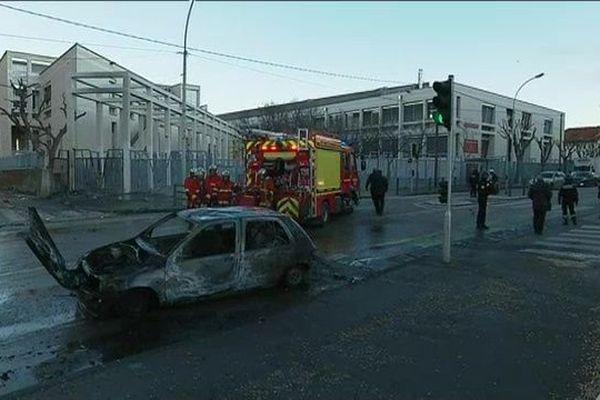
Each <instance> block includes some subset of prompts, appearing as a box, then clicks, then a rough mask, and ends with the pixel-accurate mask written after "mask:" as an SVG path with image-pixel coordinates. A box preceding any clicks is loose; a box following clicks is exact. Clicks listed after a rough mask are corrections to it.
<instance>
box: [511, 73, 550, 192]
mask: <svg viewBox="0 0 600 400" xmlns="http://www.w3.org/2000/svg"><path fill="white" fill-rule="evenodd" d="M542 76H544V73H543V72H541V73H539V74H537V75H535V76H532V77H531V78H529V79H527V80H526V81H525V82H523V83H521V86H519V88H518V89H517V91H516V92H515V96H514V97H513V102H512V114H511V116H510V120H509V124H510V135H509V136H508V139H507V141H506V144H507V146H506V165H505V168H504V170H505V174H504V175H505V176H506V178H507V180H508V185H507V192H508V195H509V196H510V195H512V191H511V184H510V183H511V179H510V177H509V176H508V174H509V172H510V169H509V165H510V162H511V158H512V157H511V156H512V136H513V134H514V131H515V124H514V120H515V115H516V113H517V111H516V110H515V107H516V104H517V96H518V95H519V92H520V91H521V89H523V87H524V86H525V85H527V84H528V83H529V82H531V81H533V80H535V79H539V78H541V77H542Z"/></svg>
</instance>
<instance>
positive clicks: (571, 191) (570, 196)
mask: <svg viewBox="0 0 600 400" xmlns="http://www.w3.org/2000/svg"><path fill="white" fill-rule="evenodd" d="M578 202H579V193H577V188H576V187H575V185H573V179H572V178H571V177H570V176H569V177H567V178H566V179H565V183H564V184H563V185H562V187H561V188H560V190H559V191H558V204H560V205H561V207H562V215H563V225H569V217H568V215H567V211H568V214H570V215H571V221H573V225H577V216H576V215H575V206H576V205H577V203H578Z"/></svg>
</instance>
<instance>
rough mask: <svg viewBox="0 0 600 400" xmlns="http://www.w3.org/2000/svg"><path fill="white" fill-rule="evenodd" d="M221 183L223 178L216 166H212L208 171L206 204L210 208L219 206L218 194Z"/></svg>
mask: <svg viewBox="0 0 600 400" xmlns="http://www.w3.org/2000/svg"><path fill="white" fill-rule="evenodd" d="M220 182H221V177H220V176H219V173H218V171H217V166H216V165H211V166H210V168H209V169H208V175H207V177H206V185H205V189H206V195H205V198H206V204H207V205H208V206H209V207H212V206H214V205H215V204H217V194H218V190H219V183H220Z"/></svg>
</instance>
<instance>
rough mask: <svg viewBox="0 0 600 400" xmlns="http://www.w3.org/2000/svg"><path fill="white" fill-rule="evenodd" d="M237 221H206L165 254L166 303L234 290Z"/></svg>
mask: <svg viewBox="0 0 600 400" xmlns="http://www.w3.org/2000/svg"><path fill="white" fill-rule="evenodd" d="M239 230H240V229H239V221H236V220H227V221H219V222H210V223H208V224H205V225H203V226H201V227H200V228H198V229H197V230H195V231H194V232H192V233H191V234H190V235H189V236H188V238H187V239H186V240H184V241H183V242H182V243H181V245H180V246H179V247H178V248H177V249H176V250H175V251H174V252H173V253H172V254H171V255H170V256H169V259H168V260H167V267H166V272H165V275H166V277H165V278H166V282H165V292H166V297H167V301H168V302H170V303H174V302H181V301H189V300H192V299H196V298H198V297H204V296H210V295H214V294H217V293H222V292H227V291H229V290H232V289H234V287H235V280H236V279H237V275H238V273H237V272H238V264H239V249H240V246H239V236H240V233H239Z"/></svg>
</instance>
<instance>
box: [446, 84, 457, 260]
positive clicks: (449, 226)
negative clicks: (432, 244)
mask: <svg viewBox="0 0 600 400" xmlns="http://www.w3.org/2000/svg"><path fill="white" fill-rule="evenodd" d="M448 81H449V82H450V112H451V117H450V121H451V125H450V131H449V132H448V150H447V152H446V153H447V157H446V159H447V160H448V162H447V170H448V171H447V172H448V201H447V203H446V213H445V215H444V243H443V259H444V262H445V263H449V262H450V257H451V251H450V250H451V243H452V238H451V236H452V172H453V169H454V168H453V167H454V150H455V149H454V125H455V124H454V122H455V121H454V120H455V118H456V117H455V116H456V110H455V109H454V107H455V104H454V103H455V100H454V75H449V76H448Z"/></svg>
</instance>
